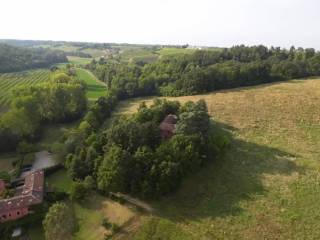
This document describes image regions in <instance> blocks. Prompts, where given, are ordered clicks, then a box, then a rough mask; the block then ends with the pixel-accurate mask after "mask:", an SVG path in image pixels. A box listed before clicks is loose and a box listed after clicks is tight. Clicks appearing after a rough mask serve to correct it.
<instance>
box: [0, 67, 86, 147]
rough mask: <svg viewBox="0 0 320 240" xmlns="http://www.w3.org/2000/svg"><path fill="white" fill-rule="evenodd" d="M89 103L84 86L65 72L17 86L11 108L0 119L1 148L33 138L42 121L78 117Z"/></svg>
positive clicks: (48, 121) (64, 120)
mask: <svg viewBox="0 0 320 240" xmlns="http://www.w3.org/2000/svg"><path fill="white" fill-rule="evenodd" d="M86 103H87V100H86V96H85V87H84V85H83V84H82V83H81V82H79V81H78V80H75V79H73V78H71V77H69V76H67V75H66V74H64V73H60V74H58V75H57V76H56V78H54V79H53V80H52V81H51V82H48V83H41V84H37V85H32V86H22V87H18V88H16V89H15V90H14V91H13V96H12V104H11V109H10V110H9V111H8V112H6V113H5V114H3V115H2V116H1V118H0V151H8V150H14V149H15V148H16V146H17V144H18V142H20V141H22V140H32V139H34V138H35V137H36V136H37V134H38V133H39V130H40V127H41V125H42V124H43V123H58V122H69V121H72V120H74V119H77V118H79V117H80V116H81V114H83V112H84V111H85V109H86Z"/></svg>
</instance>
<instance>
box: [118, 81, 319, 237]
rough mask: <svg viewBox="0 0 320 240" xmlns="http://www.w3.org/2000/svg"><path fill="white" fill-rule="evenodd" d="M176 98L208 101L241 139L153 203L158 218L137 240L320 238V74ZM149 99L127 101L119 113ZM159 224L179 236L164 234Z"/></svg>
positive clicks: (228, 130) (212, 111) (213, 112)
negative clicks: (161, 233)
mask: <svg viewBox="0 0 320 240" xmlns="http://www.w3.org/2000/svg"><path fill="white" fill-rule="evenodd" d="M171 99H175V100H179V101H181V102H186V101H188V100H199V99H204V100H205V101H206V102H207V105H208V110H209V112H210V114H211V116H212V117H213V118H214V120H215V121H216V124H217V125H218V126H219V127H221V128H222V129H223V131H225V133H226V134H228V135H230V136H232V138H233V140H232V142H231V145H230V147H229V149H228V150H227V151H226V153H225V155H223V156H220V157H219V158H218V159H217V160H216V162H215V163H212V164H209V165H208V166H206V167H205V168H203V169H202V170H200V171H199V172H196V173H194V174H193V175H191V176H190V177H189V178H188V179H186V180H185V181H184V182H183V184H182V186H181V187H180V189H179V190H178V191H177V192H176V193H174V194H172V195H171V196H168V197H165V198H162V199H160V200H158V201H154V202H151V203H150V204H151V205H152V206H153V208H154V209H155V214H154V215H155V216H156V219H158V220H153V221H154V222H155V223H154V222H151V223H149V222H147V223H146V224H145V225H144V226H143V227H142V228H141V231H140V232H139V233H138V234H137V235H136V236H137V239H139V240H141V239H143V240H146V239H172V240H175V239H181V236H183V235H184V234H188V236H189V237H191V238H192V239H205V240H206V239H208V240H209V239H210V240H211V239H320V224H319V219H320V208H319V202H320V184H319V179H320V173H319V170H320V161H319V159H320V151H319V149H320V108H319V105H320V80H319V79H310V80H292V81H288V82H282V83H275V84H267V85H261V86H257V87H248V88H239V89H233V90H225V91H219V92H215V93H210V94H205V95H199V96H187V97H179V98H171ZM141 101H142V100H141V99H138V100H132V101H128V102H124V103H122V105H120V106H121V108H120V109H118V112H117V114H121V113H132V112H134V111H135V110H136V109H137V107H138V105H139V103H140V102H141ZM147 102H148V103H150V102H151V100H150V99H147ZM159 219H160V220H159ZM159 221H160V223H159ZM161 221H163V222H164V223H163V224H162V223H161ZM159 224H161V225H162V226H163V225H166V224H168V226H167V227H163V228H161V229H162V230H161V232H163V234H165V233H164V232H166V233H170V232H171V233H172V234H169V235H159V234H160V233H159V232H160V231H159V230H158V228H160V227H159ZM172 224H173V225H175V227H172ZM172 229H180V230H181V231H183V233H180V234H176V233H175V232H176V230H172ZM146 232H147V233H148V234H149V235H146V234H145V233H146ZM150 234H151V235H150ZM144 236H146V237H144ZM151 236H153V237H155V238H152V237H151ZM127 239H131V238H127Z"/></svg>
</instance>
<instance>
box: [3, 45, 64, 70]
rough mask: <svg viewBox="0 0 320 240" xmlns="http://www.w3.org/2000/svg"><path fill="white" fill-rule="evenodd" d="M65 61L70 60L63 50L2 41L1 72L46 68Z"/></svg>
mask: <svg viewBox="0 0 320 240" xmlns="http://www.w3.org/2000/svg"><path fill="white" fill-rule="evenodd" d="M63 62H68V59H67V57H66V55H65V53H64V52H62V51H52V50H49V49H45V48H24V47H14V46H9V45H7V44H1V43H0V73H6V72H16V71H22V70H27V69H31V68H46V67H49V66H51V65H53V64H56V63H63Z"/></svg>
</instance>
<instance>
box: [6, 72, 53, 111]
mask: <svg viewBox="0 0 320 240" xmlns="http://www.w3.org/2000/svg"><path fill="white" fill-rule="evenodd" d="M49 78H50V71H49V70H46V69H40V70H30V71H24V72H18V73H3V74H0V110H1V109H3V108H6V107H8V106H9V104H10V98H11V96H10V95H11V90H12V89H13V88H14V87H16V86H22V85H24V84H26V85H31V84H36V83H41V82H46V81H48V80H49Z"/></svg>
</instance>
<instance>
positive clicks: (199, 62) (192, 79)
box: [88, 46, 320, 99]
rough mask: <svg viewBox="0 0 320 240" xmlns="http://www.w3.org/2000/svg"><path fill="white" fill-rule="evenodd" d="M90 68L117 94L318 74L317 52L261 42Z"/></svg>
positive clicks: (186, 90) (191, 90)
mask: <svg viewBox="0 0 320 240" xmlns="http://www.w3.org/2000/svg"><path fill="white" fill-rule="evenodd" d="M88 68H89V69H90V70H91V71H93V72H94V73H95V75H96V76H97V77H98V78H99V79H101V80H102V81H104V82H105V83H107V85H108V88H109V91H110V92H114V93H115V94H117V96H118V97H119V98H120V99H125V98H130V97H136V96H143V95H164V96H179V95H191V94H198V93H203V92H207V91H212V90H218V89H226V88H234V87H240V86H250V85H256V84H261V83H268V82H273V81H281V80H287V79H292V78H302V77H307V76H314V75H319V74H320V53H319V52H316V51H315V50H314V49H302V48H298V49H295V48H294V47H292V48H291V49H290V50H286V49H281V48H270V49H269V48H267V47H264V46H254V47H246V46H236V47H232V48H229V49H223V50H221V51H211V50H207V51H196V52H195V53H193V54H186V55H177V56H171V57H162V58H161V59H160V60H158V61H156V62H154V63H150V64H144V65H143V66H141V65H135V64H126V63H120V62H116V61H93V62H92V63H91V64H89V65H88Z"/></svg>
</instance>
